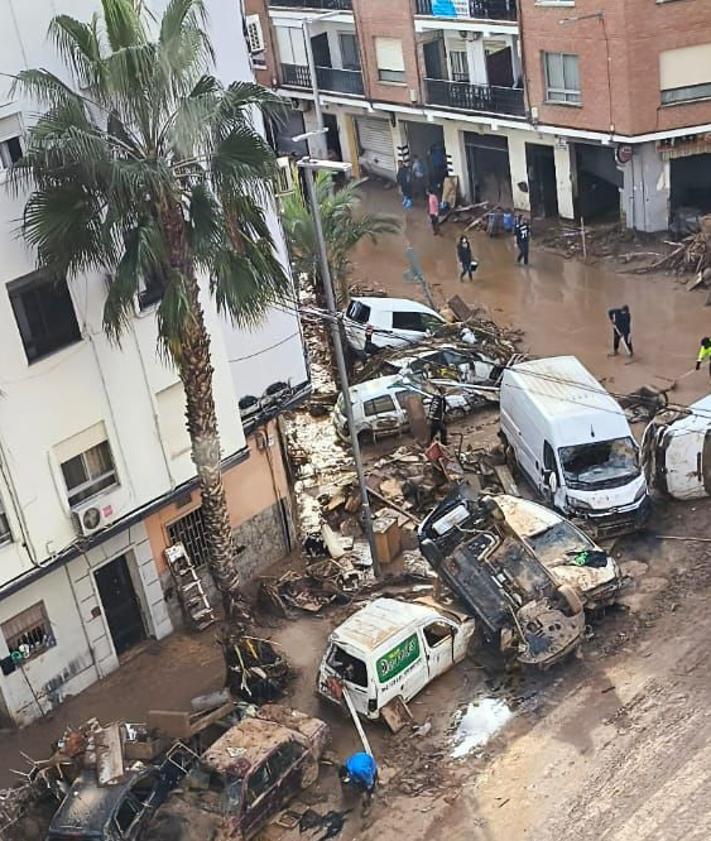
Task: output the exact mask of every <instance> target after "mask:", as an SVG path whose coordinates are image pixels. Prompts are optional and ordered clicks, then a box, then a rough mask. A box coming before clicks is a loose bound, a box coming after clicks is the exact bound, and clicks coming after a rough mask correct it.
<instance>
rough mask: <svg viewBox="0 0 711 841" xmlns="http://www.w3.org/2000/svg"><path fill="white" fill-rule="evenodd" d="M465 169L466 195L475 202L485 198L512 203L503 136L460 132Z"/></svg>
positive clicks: (489, 200)
mask: <svg viewBox="0 0 711 841" xmlns="http://www.w3.org/2000/svg"><path fill="white" fill-rule="evenodd" d="M464 144H465V147H466V153H467V167H468V169H469V195H470V196H471V197H472V198H473V199H474V201H475V202H480V201H488V202H491V204H494V205H497V206H498V207H504V208H508V207H511V206H512V205H513V196H512V192H511V169H510V167H509V144H508V141H507V140H506V138H505V137H498V136H496V135H487V134H474V133H473V132H465V133H464Z"/></svg>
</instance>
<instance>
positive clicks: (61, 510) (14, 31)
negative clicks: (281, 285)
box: [0, 0, 308, 727]
mask: <svg viewBox="0 0 711 841" xmlns="http://www.w3.org/2000/svg"><path fill="white" fill-rule="evenodd" d="M164 2H165V0H162V1H161V0H156V2H154V3H153V4H152V8H153V9H154V11H156V12H160V10H161V6H162V5H164ZM40 7H41V8H40ZM99 7H100V3H99V2H98V0H67V2H65V3H62V2H60V0H56V2H55V0H52V2H44V3H42V4H28V3H22V2H20V0H7V2H6V3H5V4H4V5H3V6H2V9H0V22H2V30H1V34H0V42H1V46H0V73H2V74H3V76H2V77H0V359H2V366H1V367H0V667H1V671H0V727H6V726H12V725H13V724H15V725H22V724H26V723H27V722H29V721H31V720H32V719H34V718H36V717H37V716H39V715H41V714H43V713H46V712H48V711H49V710H50V709H51V708H52V707H53V706H55V705H56V704H58V703H60V702H61V701H62V700H63V699H64V698H66V697H67V696H70V695H73V694H76V693H77V692H80V691H81V690H83V689H84V688H85V687H87V686H89V685H90V684H92V683H93V682H95V681H96V680H98V679H100V678H102V677H104V676H105V675H107V674H108V673H109V672H111V671H113V670H114V669H116V668H117V667H118V666H119V664H120V662H121V659H122V658H123V657H125V656H128V654H129V652H130V651H131V650H132V649H134V648H135V646H137V645H138V644H140V643H141V642H142V641H143V640H146V639H151V638H152V639H160V638H162V637H164V636H166V635H167V634H169V633H171V631H172V630H173V629H174V627H175V626H176V625H177V624H180V623H181V621H182V614H181V609H180V604H179V601H178V598H177V594H176V590H175V587H174V586H173V583H172V581H171V579H170V573H169V571H168V570H167V567H166V564H165V561H164V557H163V551H164V549H165V548H166V546H168V545H170V544H171V543H172V542H173V541H175V540H182V541H183V542H184V543H185V544H186V546H187V547H188V549H189V551H190V552H191V554H192V556H193V559H194V560H195V562H196V563H197V564H199V565H201V566H202V569H204V562H205V537H204V531H203V526H202V519H201V515H200V499H199V494H198V493H197V490H196V480H195V471H194V469H193V465H192V462H191V458H190V445H189V439H188V435H187V432H186V431H185V424H184V394H183V390H182V385H181V384H180V381H179V379H178V375H177V372H176V371H175V370H174V369H173V368H172V367H170V366H169V365H167V364H166V363H165V362H164V361H162V360H161V359H160V358H159V357H158V356H157V355H156V325H155V320H154V318H153V309H154V304H155V301H153V302H152V301H151V294H150V290H146V291H145V293H143V294H142V295H141V296H139V300H137V301H136V315H135V318H134V319H133V320H132V322H131V325H130V328H129V330H128V331H127V333H126V335H125V336H124V338H123V340H122V344H121V347H120V348H116V347H115V346H114V345H112V344H111V343H110V342H109V341H108V339H107V338H106V336H105V335H104V334H103V332H102V329H101V323H102V309H103V303H104V299H105V295H106V291H105V289H106V287H105V282H104V279H103V278H102V277H101V276H96V275H95V276H91V275H87V276H84V277H81V278H78V279H74V280H70V281H69V283H68V284H67V283H63V282H61V283H56V284H55V283H52V282H50V281H48V280H47V279H46V278H44V277H43V276H42V275H40V274H39V273H37V272H36V271H35V268H34V267H35V264H34V259H33V254H32V253H31V252H30V251H29V250H28V248H27V247H26V245H25V244H24V243H23V241H22V240H21V239H19V238H18V237H17V232H16V229H17V220H18V219H19V218H20V217H21V214H22V207H23V201H22V199H17V200H15V199H13V198H11V197H10V195H9V194H8V193H7V192H6V191H5V190H4V186H3V183H4V181H5V178H4V176H3V172H2V169H3V167H4V166H5V167H6V166H7V165H8V164H9V163H10V162H11V161H12V160H14V159H15V157H16V155H18V154H21V152H22V145H23V142H24V141H23V134H24V131H25V128H26V127H27V126H28V125H29V124H30V122H31V120H32V112H33V110H34V109H35V106H34V105H31V104H30V103H25V102H21V101H17V100H13V99H12V98H11V97H10V92H9V86H8V83H7V77H6V75H5V74H12V73H15V72H17V71H18V70H19V69H20V68H22V67H47V68H50V69H52V70H53V71H55V72H58V73H61V72H62V66H61V64H60V62H59V60H58V58H57V56H56V55H55V53H54V50H53V48H52V46H51V44H49V43H48V42H47V40H46V38H45V33H46V31H47V26H48V23H49V20H50V17H51V16H52V15H53V14H56V13H57V12H67V13H69V14H72V15H74V16H76V17H78V18H80V19H85V20H87V19H89V18H90V16H91V14H92V13H93V12H94V11H96V10H97V9H98V8H99ZM208 7H209V11H210V22H211V34H212V38H213V43H214V46H215V49H216V54H217V74H218V75H219V77H220V78H221V79H222V80H223V81H225V82H230V81H232V80H234V79H250V78H252V76H251V70H250V66H249V59H248V55H247V49H246V45H245V41H244V35H243V23H242V18H241V14H240V10H239V7H238V5H237V4H233V3H225V2H220V0H213V1H212V2H209V3H208ZM271 224H272V229H273V231H274V234H275V237H276V241H277V243H278V248H279V250H280V253H281V254H282V256H283V257H284V258H285V257H286V251H285V244H284V242H283V236H282V234H281V230H280V227H279V223H278V220H277V217H276V215H275V214H274V213H272V218H271ZM203 297H204V300H203V306H204V309H205V314H206V320H207V324H208V329H209V331H210V334H211V338H212V362H213V366H214V370H215V374H214V390H215V400H216V405H217V414H218V420H219V428H220V435H221V441H222V447H223V458H224V463H223V464H224V480H225V485H226V489H227V495H228V505H229V509H230V517H231V520H232V523H233V526H234V529H235V538H236V541H237V544H238V545H239V546H242V547H244V550H243V551H242V552H241V553H240V555H239V560H238V562H239V567H240V571H241V572H242V574H243V576H244V577H248V576H250V575H251V574H253V573H254V571H255V569H257V568H261V567H263V566H264V565H265V564H266V563H269V562H272V561H274V560H277V559H278V558H280V557H282V556H283V555H284V554H285V553H286V552H288V551H289V549H290V546H291V542H292V539H293V527H292V518H291V501H290V495H289V487H288V481H287V476H286V470H285V463H284V458H283V453H282V450H281V442H280V440H279V436H278V433H277V430H276V422H275V420H274V415H275V414H276V413H277V412H278V410H279V404H278V403H275V402H274V401H273V400H266V401H265V400H262V401H261V402H260V403H258V404H256V406H255V407H253V411H252V413H251V418H250V421H249V423H247V422H246V421H245V423H244V424H243V421H242V419H241V417H240V411H239V408H238V401H239V400H240V398H244V397H245V396H246V395H253V396H255V397H256V398H261V397H262V395H263V394H264V392H265V390H266V389H267V388H268V387H269V386H270V385H271V384H272V383H274V382H275V381H282V382H286V383H287V384H288V385H289V386H290V387H291V388H290V390H289V392H288V398H289V399H290V400H292V402H293V401H295V400H298V398H299V396H300V395H303V394H305V393H306V392H307V390H308V373H307V368H306V363H305V358H304V350H303V345H302V341H301V336H300V333H299V323H298V316H297V314H296V313H295V312H291V311H289V310H288V308H276V309H275V310H274V311H273V312H271V313H270V314H269V316H268V318H267V319H266V320H265V322H264V324H263V325H262V326H261V327H260V328H259V329H257V330H254V331H241V330H239V329H237V328H236V327H234V326H233V325H232V324H229V323H227V322H226V321H224V320H222V319H221V318H220V317H219V316H218V314H217V312H216V310H215V307H214V305H213V303H212V301H211V300H210V299H209V296H208V295H207V294H205V295H204V296H203Z"/></svg>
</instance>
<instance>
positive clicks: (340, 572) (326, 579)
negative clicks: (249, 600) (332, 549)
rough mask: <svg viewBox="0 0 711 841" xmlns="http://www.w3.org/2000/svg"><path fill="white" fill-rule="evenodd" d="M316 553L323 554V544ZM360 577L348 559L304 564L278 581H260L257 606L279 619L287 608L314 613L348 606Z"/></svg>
mask: <svg viewBox="0 0 711 841" xmlns="http://www.w3.org/2000/svg"><path fill="white" fill-rule="evenodd" d="M308 540H309V541H310V542H314V541H315V539H314V538H308ZM319 551H320V552H322V554H323V555H325V554H326V552H327V549H326V546H325V544H324V545H323V548H322V549H321V550H319ZM362 578H363V576H362V574H361V573H360V572H359V571H358V570H357V569H356V568H355V567H354V566H353V564H352V563H351V562H350V560H349V559H345V558H344V559H342V561H339V562H337V561H334V560H332V559H331V558H326V557H323V558H322V560H318V561H315V562H314V563H311V564H307V565H306V567H305V568H304V571H303V572H296V571H295V570H288V571H287V572H285V573H284V574H283V575H282V576H280V577H279V578H266V579H264V580H263V581H262V583H261V585H260V587H259V596H258V598H259V604H260V606H261V607H263V608H266V609H267V610H269V611H270V612H272V613H276V614H277V615H280V616H283V617H288V616H289V608H296V609H297V610H305V611H306V612H307V613H318V612H319V611H320V610H322V609H323V608H325V607H327V606H328V605H331V604H348V602H350V600H351V596H352V594H353V593H354V592H355V591H356V590H357V588H358V586H359V585H360V583H361V581H362Z"/></svg>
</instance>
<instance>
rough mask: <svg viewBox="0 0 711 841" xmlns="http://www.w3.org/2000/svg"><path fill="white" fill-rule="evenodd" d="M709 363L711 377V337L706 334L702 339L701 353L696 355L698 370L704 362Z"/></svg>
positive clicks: (710, 375)
mask: <svg viewBox="0 0 711 841" xmlns="http://www.w3.org/2000/svg"><path fill="white" fill-rule="evenodd" d="M706 361H708V363H709V377H711V339H710V338H709V337H708V336H704V338H703V339H702V340H701V347H700V348H699V355H698V356H697V357H696V370H697V371H698V370H699V368H700V367H701V365H702V363H703V362H706Z"/></svg>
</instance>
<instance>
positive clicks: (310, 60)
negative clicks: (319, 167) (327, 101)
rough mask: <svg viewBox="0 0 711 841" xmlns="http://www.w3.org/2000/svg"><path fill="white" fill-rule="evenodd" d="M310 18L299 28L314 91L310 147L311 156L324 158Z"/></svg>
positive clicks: (322, 17)
mask: <svg viewBox="0 0 711 841" xmlns="http://www.w3.org/2000/svg"><path fill="white" fill-rule="evenodd" d="M340 14H341V12H340V11H336V10H334V11H332V12H326V14H325V15H319V16H318V18H317V20H318V22H319V23H320V22H321V21H323V20H327V19H328V18H332V17H337V16H338V15H340ZM311 23H312V21H311V19H310V18H308V17H306V18H304V20H303V22H302V24H301V28H302V30H303V34H304V47H305V49H306V63H307V64H308V66H309V76H310V77H311V88H312V89H313V92H314V111H315V112H316V128H317V129H318V133H315V134H314V144H313V147H312V152H313V157H316V158H325V157H326V152H327V151H328V149H327V144H326V137H325V131H324V126H323V111H322V110H321V91H320V90H319V86H318V76H317V72H316V62H315V61H314V51H313V47H312V46H311V28H310V27H311Z"/></svg>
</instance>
